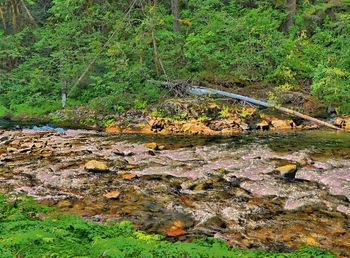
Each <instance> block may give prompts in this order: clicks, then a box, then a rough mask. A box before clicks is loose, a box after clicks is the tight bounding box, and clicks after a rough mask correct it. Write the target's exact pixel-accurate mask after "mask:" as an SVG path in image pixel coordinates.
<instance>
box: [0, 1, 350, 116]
mask: <svg viewBox="0 0 350 258" xmlns="http://www.w3.org/2000/svg"><path fill="white" fill-rule="evenodd" d="M10 2H15V1H9V0H3V1H1V2H0V6H2V8H3V10H5V11H6V8H7V7H8V6H10V5H9V3H10ZM48 2H50V4H48ZM146 2H147V1H137V3H135V5H134V6H132V8H130V6H128V4H127V2H125V1H111V0H107V1H88V0H79V1H73V0H72V1H59V0H52V1H44V0H32V1H24V3H26V4H27V7H28V10H29V11H31V14H32V15H33V16H34V20H35V21H36V23H37V25H38V26H33V24H32V22H30V19H29V18H30V17H29V16H28V14H27V12H26V11H25V9H24V8H20V10H18V11H21V12H23V13H22V16H21V19H20V20H19V22H20V24H18V26H17V25H11V26H10V23H13V22H14V21H15V20H14V19H13V18H16V17H10V16H11V12H10V11H9V12H6V14H8V15H7V16H6V17H5V22H3V24H2V25H0V36H1V37H0V60H1V62H0V103H1V105H2V106H3V107H4V108H6V109H7V110H9V111H10V112H13V113H20V112H23V111H25V112H26V113H29V114H32V113H40V112H41V113H45V112H50V111H52V110H55V109H58V108H59V103H60V98H61V91H62V90H63V91H66V92H67V93H68V104H69V103H71V104H70V105H82V104H83V105H90V106H92V107H93V108H94V109H96V110H98V111H102V112H108V113H110V112H124V111H126V110H129V109H145V108H147V107H148V106H149V105H152V104H153V103H155V102H157V101H159V100H160V97H161V96H163V95H164V93H163V92H162V90H161V89H160V88H159V87H158V86H156V85H153V84H151V83H149V81H150V80H152V79H155V80H167V79H187V78H189V77H198V78H200V79H203V80H208V81H211V82H214V83H221V82H227V83H228V84H230V83H235V82H240V81H245V82H251V81H268V82H270V83H275V84H276V85H277V87H279V85H285V84H289V85H291V86H293V87H295V89H298V86H299V85H300V84H307V85H308V86H309V85H312V92H313V93H314V94H315V95H316V96H318V97H319V98H320V99H322V100H324V101H326V102H329V103H331V104H333V105H336V106H337V107H339V108H338V110H339V112H343V113H344V112H350V111H349V102H350V101H349V99H348V98H342V96H344V95H343V94H346V93H347V92H348V87H349V77H348V75H341V76H340V75H339V73H338V72H337V71H343V72H345V73H347V72H348V71H349V69H350V45H349V43H348V42H350V36H349V35H350V25H349V24H350V15H349V10H350V5H349V3H348V1H328V2H327V3H325V1H321V0H316V1H306V0H305V1H303V0H302V1H297V4H298V6H297V13H296V16H295V23H294V25H293V26H292V27H291V28H289V29H288V31H286V30H284V24H285V22H286V19H287V18H288V8H287V6H286V4H285V1H281V0H275V1H265V0H261V1H238V0H231V1H219V0H205V1H198V0H190V1H187V4H184V3H182V2H181V1H179V2H180V6H179V7H180V18H181V19H179V21H178V22H179V23H180V25H181V26H180V30H179V31H177V30H174V27H173V19H174V17H173V16H172V12H171V6H170V4H169V1H164V0H161V1H157V5H156V6H154V5H153V4H147V3H146ZM17 18H20V17H17ZM112 35H113V37H111V36H112ZM107 41H108V43H109V44H107V45H106V46H104V44H105V42H107ZM96 55H97V56H98V58H97V61H96V62H95V63H93V65H92V66H91V69H89V72H88V73H87V74H86V76H85V77H84V78H82V79H81V80H80V81H79V83H78V85H76V86H75V83H76V81H77V79H78V78H79V76H80V75H81V74H82V73H83V72H84V70H85V69H86V67H87V66H88V64H89V63H90V62H91V60H93V59H94V58H95V57H96ZM332 71H333V72H332ZM332 73H333V75H335V76H336V78H332V76H333V75H332ZM328 87H330V89H328ZM347 95H349V94H347ZM23 105H24V106H23ZM48 106H51V107H52V108H47V107H48ZM29 109H33V111H32V112H31V111H30V110H29ZM39 111H40V112H39Z"/></svg>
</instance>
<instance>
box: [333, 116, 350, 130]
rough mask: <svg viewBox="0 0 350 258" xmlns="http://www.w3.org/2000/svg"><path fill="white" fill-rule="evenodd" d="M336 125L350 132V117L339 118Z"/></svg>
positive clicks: (335, 122)
mask: <svg viewBox="0 0 350 258" xmlns="http://www.w3.org/2000/svg"><path fill="white" fill-rule="evenodd" d="M334 124H335V125H336V126H338V127H341V128H344V129H346V130H350V118H349V117H337V118H336V119H335V121H334Z"/></svg>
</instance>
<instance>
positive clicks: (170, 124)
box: [5, 97, 350, 136]
mask: <svg viewBox="0 0 350 258" xmlns="http://www.w3.org/2000/svg"><path fill="white" fill-rule="evenodd" d="M310 105H311V104H310V103H309V104H308V103H304V105H303V106H302V107H297V106H296V105H292V106H291V108H293V109H295V110H300V108H301V109H302V111H303V112H307V111H308V113H311V115H313V116H316V117H318V118H320V119H321V120H322V119H323V120H325V121H328V122H329V123H331V124H333V125H335V126H337V127H339V128H343V129H345V130H350V117H336V116H335V115H334V114H333V115H330V114H328V115H327V113H326V112H325V111H324V112H321V111H320V110H321V109H317V108H316V109H315V107H313V110H311V109H310V108H309V109H308V106H310ZM5 118H6V119H7V123H8V128H10V127H11V125H16V124H21V125H24V126H27V127H28V126H31V125H38V124H40V125H46V124H51V125H53V126H56V127H63V128H70V129H92V130H98V131H105V132H108V133H126V134H133V133H136V134H155V135H156V134H159V135H206V136H210V135H236V134H241V133H246V132H257V131H275V132H283V131H294V130H313V129H319V126H318V125H317V124H312V123H310V122H309V121H305V120H303V119H300V118H297V117H293V116H290V115H286V114H281V113H280V112H278V111H276V110H274V109H272V108H270V109H259V108H257V107H253V106H250V105H247V104H245V103H240V102H236V101H233V100H230V99H213V98H205V97H196V98H194V97H187V98H174V99H167V100H165V101H163V102H162V103H160V104H159V105H158V106H152V107H148V108H145V109H144V110H130V111H127V112H115V113H111V112H102V111H101V110H96V109H91V108H89V107H88V106H76V107H72V108H66V109H64V110H58V111H56V112H53V113H50V114H46V115H44V114H43V115H40V116H33V115H26V114H22V115H17V116H13V115H11V114H7V115H6V116H5Z"/></svg>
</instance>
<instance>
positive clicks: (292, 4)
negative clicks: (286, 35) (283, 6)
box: [285, 0, 297, 32]
mask: <svg viewBox="0 0 350 258" xmlns="http://www.w3.org/2000/svg"><path fill="white" fill-rule="evenodd" d="M287 10H288V18H287V21H286V23H285V31H286V32H288V31H289V30H290V28H291V27H292V26H293V25H294V23H295V15H296V12H297V0H287Z"/></svg>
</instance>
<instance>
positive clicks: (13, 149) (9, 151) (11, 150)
mask: <svg viewBox="0 0 350 258" xmlns="http://www.w3.org/2000/svg"><path fill="white" fill-rule="evenodd" d="M16 151H18V150H17V149H16V148H12V147H8V148H7V152H8V153H13V152H16Z"/></svg>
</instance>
